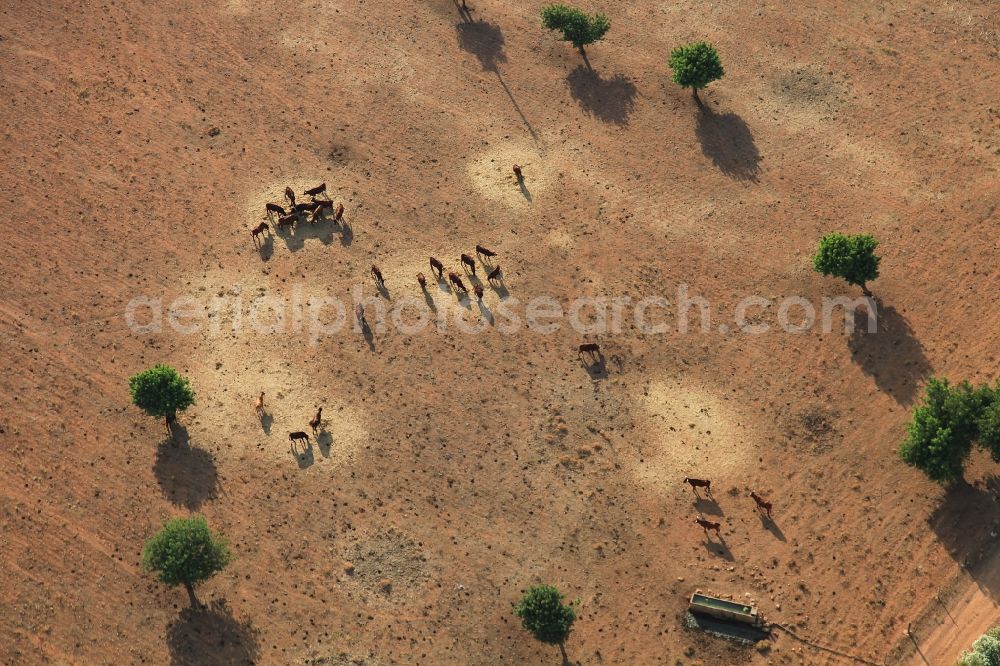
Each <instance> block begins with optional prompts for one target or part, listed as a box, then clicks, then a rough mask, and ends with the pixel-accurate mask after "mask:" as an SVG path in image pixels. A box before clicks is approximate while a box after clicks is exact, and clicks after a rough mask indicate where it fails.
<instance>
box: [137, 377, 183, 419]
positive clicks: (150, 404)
mask: <svg viewBox="0 0 1000 666" xmlns="http://www.w3.org/2000/svg"><path fill="white" fill-rule="evenodd" d="M128 387H129V392H130V393H131V395H132V403H133V404H134V405H135V406H136V407H138V408H139V409H141V410H143V411H144V412H146V413H147V414H149V415H150V416H156V417H163V418H166V419H167V420H168V421H170V420H172V419H173V418H174V416H175V415H176V413H177V412H178V411H184V410H185V409H187V408H188V407H190V406H191V405H193V404H194V391H192V390H191V386H190V385H189V384H188V380H187V379H185V378H184V377H181V376H180V375H179V374H178V373H177V371H176V370H174V369H173V368H171V367H170V366H169V365H163V364H159V365H155V366H153V367H152V368H149V369H148V370H143V371H142V372H140V373H138V374H135V375H133V376H132V377H130V378H129V380H128Z"/></svg>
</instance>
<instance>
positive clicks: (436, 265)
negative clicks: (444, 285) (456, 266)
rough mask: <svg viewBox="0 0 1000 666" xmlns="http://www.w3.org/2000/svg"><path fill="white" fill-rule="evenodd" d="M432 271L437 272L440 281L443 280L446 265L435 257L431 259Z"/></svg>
mask: <svg viewBox="0 0 1000 666" xmlns="http://www.w3.org/2000/svg"><path fill="white" fill-rule="evenodd" d="M431 271H432V272H433V271H437V274H438V280H440V279H442V278H443V277H444V264H442V263H441V262H440V261H438V260H437V259H435V258H434V257H431Z"/></svg>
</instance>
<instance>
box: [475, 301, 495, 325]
mask: <svg viewBox="0 0 1000 666" xmlns="http://www.w3.org/2000/svg"><path fill="white" fill-rule="evenodd" d="M476 305H478V306H479V314H480V316H481V317H482V318H483V319H485V320H486V321H487V322H488V323H489V325H490V326H493V324H494V318H493V312H492V311H491V310H490V309H489V308H488V307H487V306H486V304H485V303H483V302H482V301H480V300H478V299H477V300H476Z"/></svg>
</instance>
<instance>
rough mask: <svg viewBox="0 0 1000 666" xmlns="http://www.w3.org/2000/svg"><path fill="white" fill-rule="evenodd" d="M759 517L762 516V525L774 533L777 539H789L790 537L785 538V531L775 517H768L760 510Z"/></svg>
mask: <svg viewBox="0 0 1000 666" xmlns="http://www.w3.org/2000/svg"><path fill="white" fill-rule="evenodd" d="M757 517H758V518H760V526H761V527H763V528H764V529H766V530H767V531H768V532H770V533H771V534H773V535H774V538H775V539H777V540H778V541H788V539H786V538H785V533H784V532H782V531H781V528H780V527H778V523H776V522H774V519H773V518H768V517H767V516H766V515H765V514H763V513H761V512H760V511H758V512H757Z"/></svg>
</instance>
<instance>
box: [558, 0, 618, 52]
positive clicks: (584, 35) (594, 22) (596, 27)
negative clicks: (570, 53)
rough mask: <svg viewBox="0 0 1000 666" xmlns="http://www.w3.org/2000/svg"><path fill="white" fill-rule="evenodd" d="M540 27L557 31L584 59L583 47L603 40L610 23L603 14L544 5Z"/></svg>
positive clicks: (564, 6)
mask: <svg viewBox="0 0 1000 666" xmlns="http://www.w3.org/2000/svg"><path fill="white" fill-rule="evenodd" d="M542 25H543V26H544V27H545V28H547V29H549V30H558V31H559V32H561V33H562V36H563V40H565V41H567V42H570V43H572V44H573V46H575V47H576V48H578V49H580V53H581V54H582V55H583V56H584V58H586V55H587V54H586V52H585V51H584V47H585V46H587V45H588V44H593V43H594V42H597V41H600V40H602V39H604V35H606V34H607V32H608V30H610V29H611V21H610V20H609V19H608V17H607V16H605V15H604V14H594V15H593V16H590V15H588V14H587V13H586V12H584V11H581V10H579V9H577V8H576V7H567V6H566V5H546V6H545V7H542Z"/></svg>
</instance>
